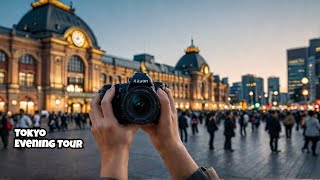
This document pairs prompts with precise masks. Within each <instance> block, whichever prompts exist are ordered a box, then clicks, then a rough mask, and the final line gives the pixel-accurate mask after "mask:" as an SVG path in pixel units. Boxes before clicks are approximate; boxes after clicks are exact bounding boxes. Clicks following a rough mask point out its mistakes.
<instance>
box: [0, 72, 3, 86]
mask: <svg viewBox="0 0 320 180" xmlns="http://www.w3.org/2000/svg"><path fill="white" fill-rule="evenodd" d="M0 84H4V72H0Z"/></svg>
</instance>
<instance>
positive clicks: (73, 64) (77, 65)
mask: <svg viewBox="0 0 320 180" xmlns="http://www.w3.org/2000/svg"><path fill="white" fill-rule="evenodd" d="M68 71H69V72H78V73H83V72H84V65H83V62H82V60H81V58H80V57H79V56H72V57H71V58H70V60H69V63H68Z"/></svg>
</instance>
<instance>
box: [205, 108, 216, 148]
mask: <svg viewBox="0 0 320 180" xmlns="http://www.w3.org/2000/svg"><path fill="white" fill-rule="evenodd" d="M206 126H207V130H208V133H209V135H210V140H209V149H210V150H213V149H214V146H213V139H214V132H215V131H217V130H218V126H217V123H216V119H215V113H214V112H212V113H210V114H209V115H208V117H207V119H206Z"/></svg>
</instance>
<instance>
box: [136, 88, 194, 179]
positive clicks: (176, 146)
mask: <svg viewBox="0 0 320 180" xmlns="http://www.w3.org/2000/svg"><path fill="white" fill-rule="evenodd" d="M157 94H158V97H159V100H160V106H161V110H160V117H159V123H158V124H155V125H144V126H142V129H143V130H144V131H145V132H146V133H147V134H148V135H149V137H150V139H151V141H152V144H153V145H154V147H155V148H156V149H157V150H158V152H159V154H160V156H161V158H162V159H163V160H164V162H165V164H166V166H167V168H168V169H169V172H170V174H171V176H172V179H186V178H188V177H189V176H190V175H191V174H193V173H194V172H195V171H196V170H197V169H198V165H197V164H196V163H195V162H194V160H193V159H192V157H191V156H190V155H189V153H188V151H187V150H186V148H185V147H184V145H183V143H182V142H181V139H180V136H179V131H178V117H177V110H176V108H175V103H174V99H173V96H172V92H171V90H170V89H168V88H166V89H165V90H164V91H163V90H162V89H160V88H159V89H158V90H157Z"/></svg>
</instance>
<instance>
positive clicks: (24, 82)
mask: <svg viewBox="0 0 320 180" xmlns="http://www.w3.org/2000/svg"><path fill="white" fill-rule="evenodd" d="M34 79H35V76H34V74H31V73H23V72H20V73H19V84H20V86H28V87H31V86H34Z"/></svg>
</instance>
